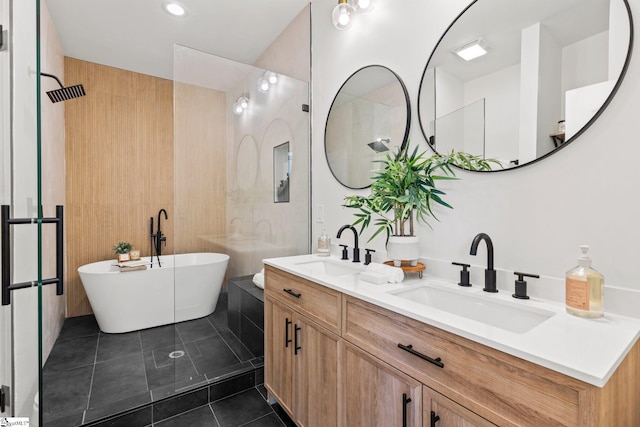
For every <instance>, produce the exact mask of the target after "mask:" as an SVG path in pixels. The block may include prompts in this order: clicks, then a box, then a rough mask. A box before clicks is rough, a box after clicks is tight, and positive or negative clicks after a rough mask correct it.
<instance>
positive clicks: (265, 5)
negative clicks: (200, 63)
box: [44, 0, 309, 79]
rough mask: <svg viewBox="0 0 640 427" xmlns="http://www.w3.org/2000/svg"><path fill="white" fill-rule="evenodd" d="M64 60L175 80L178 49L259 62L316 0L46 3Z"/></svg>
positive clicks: (48, 0) (83, 0)
mask: <svg viewBox="0 0 640 427" xmlns="http://www.w3.org/2000/svg"><path fill="white" fill-rule="evenodd" d="M44 1H45V3H46V5H47V8H48V10H49V13H50V15H51V18H52V20H53V22H54V26H55V28H56V30H57V33H58V38H59V40H60V44H61V45H62V49H63V51H64V54H65V56H69V57H72V58H77V59H82V60H85V61H90V62H95V63H98V64H104V65H109V66H112V67H117V68H122V69H125V70H130V71H135V72H139V73H143V74H148V75H152V76H156V77H162V78H166V79H173V46H174V44H179V45H182V46H187V47H191V48H194V49H198V50H201V51H204V52H209V53H212V54H215V55H218V56H221V57H224V58H228V59H232V60H234V61H238V62H241V63H245V64H254V63H255V61H256V60H257V59H258V58H259V57H260V55H261V54H262V53H263V52H264V50H265V49H266V48H267V47H268V46H269V45H270V44H271V43H272V42H273V41H274V40H275V39H276V38H277V37H278V35H280V33H281V32H282V31H283V30H284V29H285V28H286V27H287V25H288V24H289V23H290V22H291V21H292V20H293V18H295V17H296V16H297V15H298V13H300V11H301V10H302V9H303V8H304V7H305V6H307V5H308V4H309V0H268V1H267V0H233V1H228V0H227V1H222V0H180V3H181V4H183V5H184V6H185V7H186V9H187V14H186V15H185V16H183V17H174V16H171V15H169V14H168V13H166V12H165V11H164V9H163V8H162V4H163V3H164V2H165V1H166V0H133V1H132V0H44Z"/></svg>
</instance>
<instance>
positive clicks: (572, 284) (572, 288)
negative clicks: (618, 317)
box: [566, 245, 604, 318]
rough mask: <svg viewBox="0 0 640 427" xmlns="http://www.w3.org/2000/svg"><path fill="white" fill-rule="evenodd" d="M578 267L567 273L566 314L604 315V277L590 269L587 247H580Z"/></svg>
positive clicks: (589, 316) (593, 316)
mask: <svg viewBox="0 0 640 427" xmlns="http://www.w3.org/2000/svg"><path fill="white" fill-rule="evenodd" d="M580 250H581V251H582V255H580V257H579V258H578V265H577V266H576V267H574V268H572V269H571V270H569V271H567V275H566V304H567V313H570V314H573V315H575V316H580V317H588V318H596V317H602V316H603V315H604V277H603V276H602V274H600V273H598V272H597V271H596V270H594V269H593V268H592V267H591V258H589V256H588V255H587V252H589V246H587V245H582V246H580Z"/></svg>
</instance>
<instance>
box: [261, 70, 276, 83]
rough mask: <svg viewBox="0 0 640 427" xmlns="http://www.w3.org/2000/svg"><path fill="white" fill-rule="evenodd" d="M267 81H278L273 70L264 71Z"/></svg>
mask: <svg viewBox="0 0 640 427" xmlns="http://www.w3.org/2000/svg"><path fill="white" fill-rule="evenodd" d="M264 75H265V77H266V79H267V81H268V82H269V84H272V85H274V84H276V83H278V75H277V74H276V73H274V72H273V71H267V72H266V73H264Z"/></svg>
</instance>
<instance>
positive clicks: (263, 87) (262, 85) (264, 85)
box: [258, 76, 269, 93]
mask: <svg viewBox="0 0 640 427" xmlns="http://www.w3.org/2000/svg"><path fill="white" fill-rule="evenodd" d="M258 90H259V91H260V92H262V93H267V92H269V81H268V80H267V79H265V78H264V76H263V77H260V78H259V79H258Z"/></svg>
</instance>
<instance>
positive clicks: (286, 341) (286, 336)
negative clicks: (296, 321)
mask: <svg viewBox="0 0 640 427" xmlns="http://www.w3.org/2000/svg"><path fill="white" fill-rule="evenodd" d="M292 323H293V322H292V321H291V320H289V318H288V317H287V318H286V319H285V321H284V346H285V348H287V347H289V343H290V342H291V338H289V325H291V324H292Z"/></svg>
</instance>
